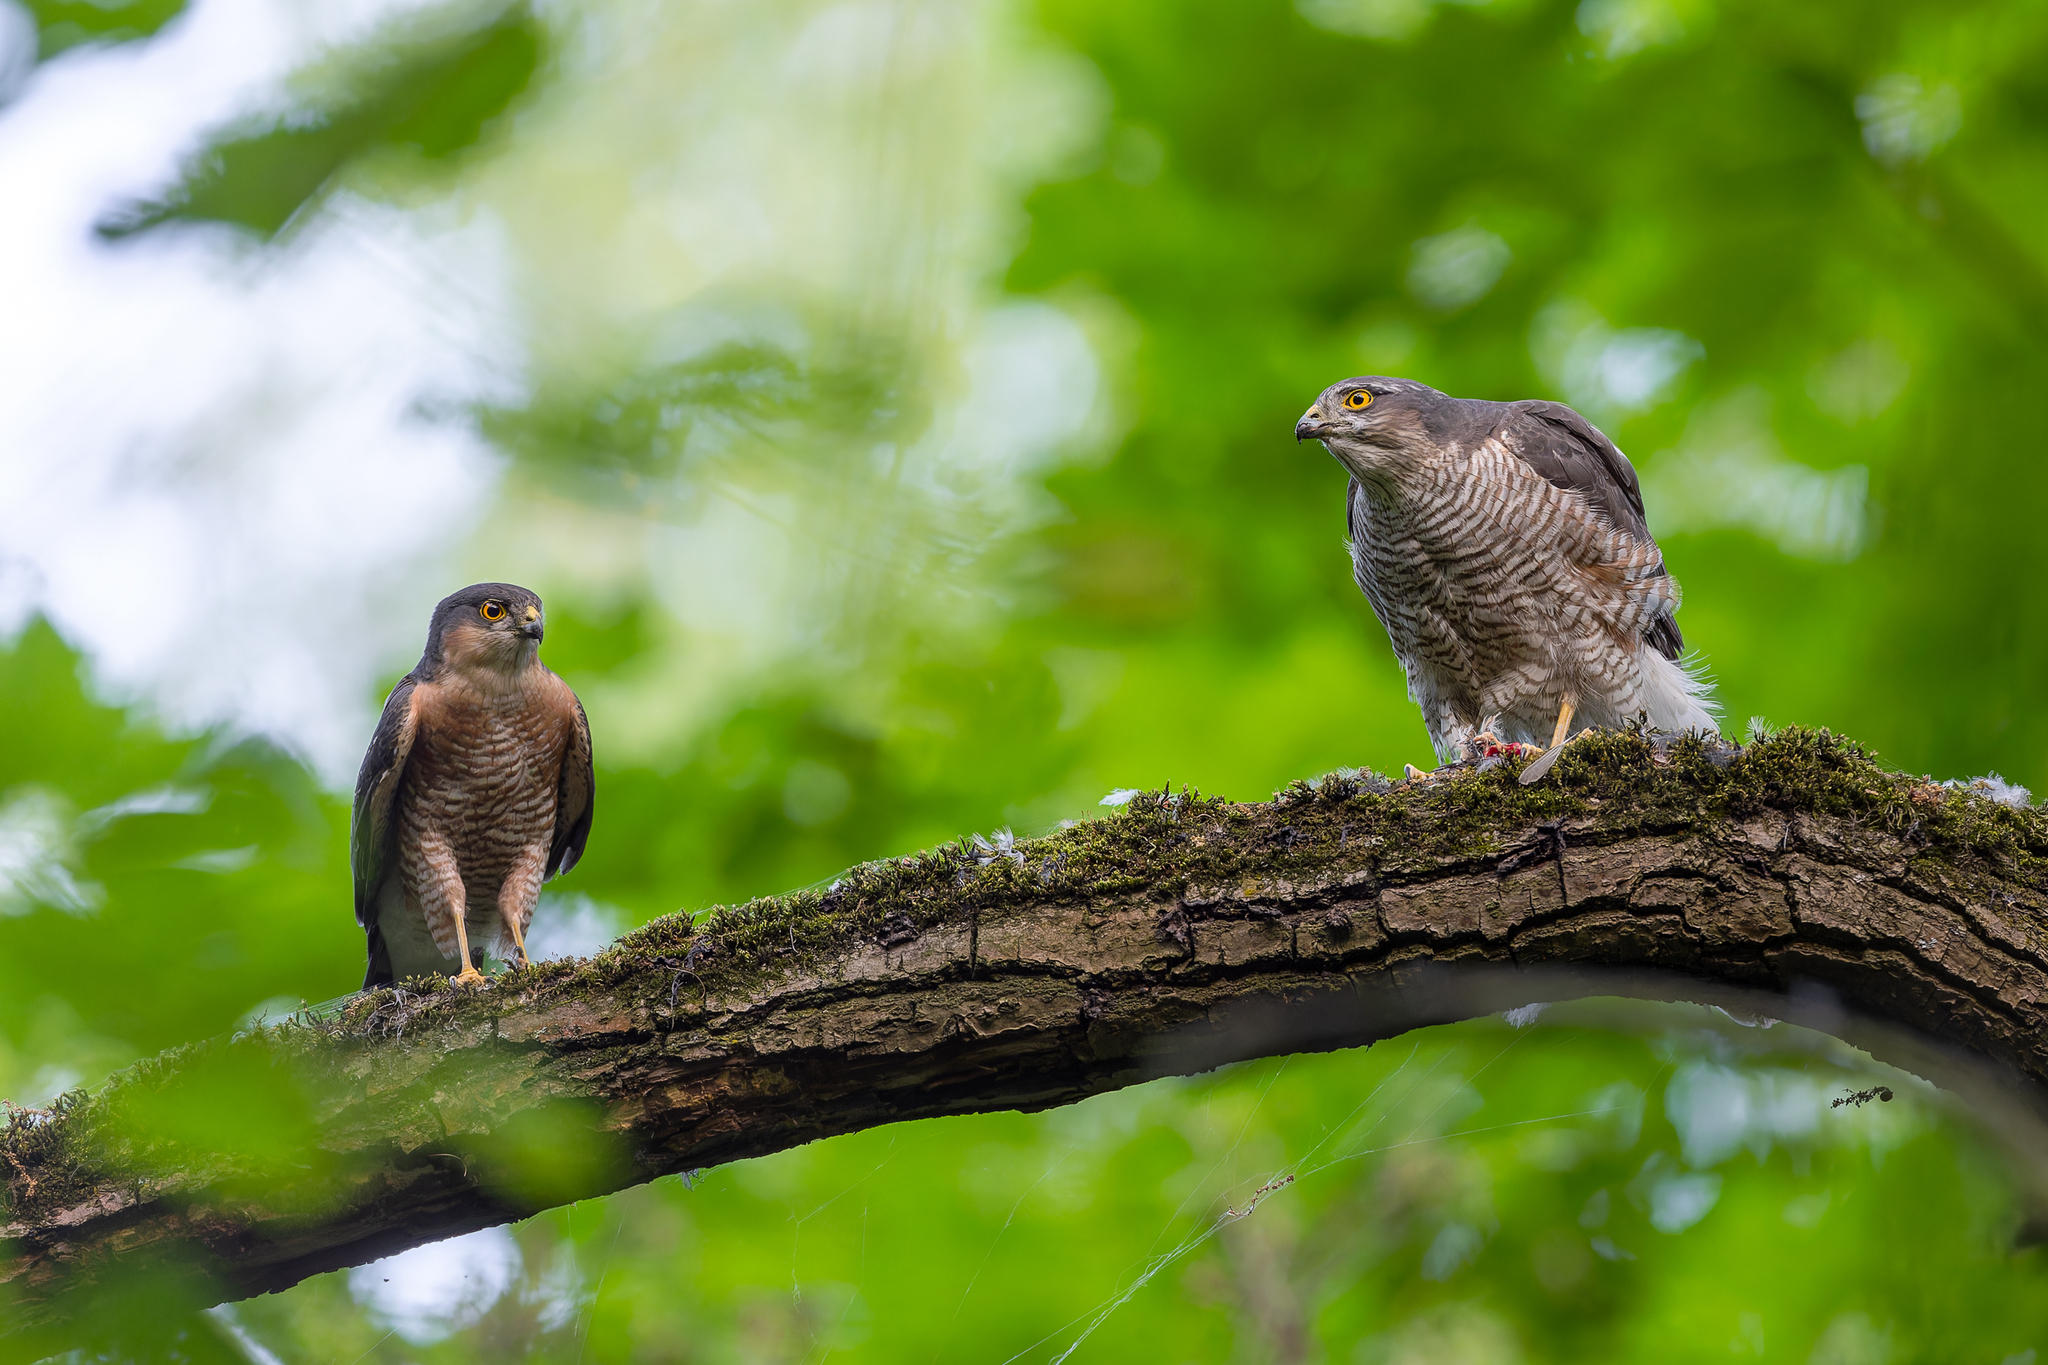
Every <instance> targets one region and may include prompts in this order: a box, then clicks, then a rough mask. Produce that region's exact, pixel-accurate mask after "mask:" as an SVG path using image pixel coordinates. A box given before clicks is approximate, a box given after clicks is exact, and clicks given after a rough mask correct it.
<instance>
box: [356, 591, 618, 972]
mask: <svg viewBox="0 0 2048 1365" xmlns="http://www.w3.org/2000/svg"><path fill="white" fill-rule="evenodd" d="M545 623H546V618H545V617H544V615H543V613H542V608H541V601H540V599H539V598H538V597H536V596H534V595H533V594H532V593H530V592H528V591H527V590H526V589H525V588H521V587H515V586H514V585H512V584H510V583H476V584H472V585H471V586H469V587H467V588H464V589H463V590H462V591H460V592H458V593H452V594H450V595H449V596H448V597H445V598H443V599H442V601H441V604H440V605H439V606H437V607H435V608H434V619H433V621H432V623H431V624H429V626H428V627H427V650H426V653H425V654H424V655H422V656H421V657H420V662H419V666H418V667H417V668H415V669H413V671H412V672H410V673H408V674H406V675H405V677H404V678H403V679H402V680H401V681H400V682H399V684H398V686H396V687H394V688H393V689H391V696H390V698H389V699H388V700H386V701H385V703H384V715H383V717H382V719H380V720H379V721H378V722H377V732H376V734H375V735H374V736H372V737H371V739H370V750H369V752H368V753H366V754H364V755H363V770H362V773H361V775H360V776H358V777H357V779H356V802H355V810H354V813H353V815H352V816H351V818H350V821H349V856H350V861H351V863H352V864H353V866H354V871H355V883H356V922H357V923H358V924H360V925H362V927H363V932H364V934H365V935H366V936H367V939H368V947H369V959H370V961H369V968H368V970H367V971H366V972H365V973H364V975H363V989H364V990H368V989H369V988H370V987H372V986H381V985H388V984H390V983H391V982H392V981H393V980H403V979H404V978H406V977H409V976H424V975H428V974H430V973H439V974H440V975H442V976H453V977H455V979H456V980H458V981H461V982H464V983H468V984H474V983H478V982H481V981H482V980H483V974H482V973H481V972H479V971H478V970H477V959H478V958H479V957H480V956H481V950H482V945H483V944H484V943H486V942H489V941H491V940H493V939H495V940H498V941H500V942H501V943H502V944H503V945H505V946H506V947H507V948H509V951H508V952H505V953H504V955H505V956H508V957H509V956H511V954H512V953H517V954H518V957H519V961H520V962H521V963H522V964H523V963H524V962H525V960H526V929H527V926H528V925H529V924H530V923H531V922H532V920H533V909H534V905H535V903H536V902H537V901H538V900H539V899H540V885H541V883H542V882H543V881H545V880H546V879H547V878H549V877H552V876H554V875H555V874H556V873H557V872H567V871H568V870H569V869H570V868H572V867H574V866H575V865H576V860H577V859H578V858H580V857H582V856H583V845H584V841H585V840H587V839H588V838H589V837H590V813H591V803H592V798H593V795H594V789H595V779H594V777H593V775H592V772H591V763H590V724H589V722H588V721H586V720H585V719H584V716H583V706H582V703H580V702H578V701H577V700H576V694H575V693H574V692H572V691H570V690H569V685H568V684H567V683H565V682H563V681H562V680H561V679H560V678H558V677H556V676H555V675H554V674H553V673H551V672H549V671H548V668H547V666H546V665H545V664H543V663H542V662H541V661H540V641H541V635H542V633H543V629H544V626H545Z"/></svg>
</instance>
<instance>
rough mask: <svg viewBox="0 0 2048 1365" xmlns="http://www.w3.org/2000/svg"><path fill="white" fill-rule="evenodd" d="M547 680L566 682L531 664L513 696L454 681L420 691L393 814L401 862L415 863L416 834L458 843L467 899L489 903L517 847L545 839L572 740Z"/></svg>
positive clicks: (552, 822) (548, 835) (558, 684)
mask: <svg viewBox="0 0 2048 1365" xmlns="http://www.w3.org/2000/svg"><path fill="white" fill-rule="evenodd" d="M550 686H552V687H561V686H562V683H561V682H560V680H559V679H556V678H555V677H554V676H553V675H552V674H549V673H546V672H544V671H542V670H540V669H538V668H536V669H534V670H533V671H532V672H531V673H530V674H529V675H528V680H526V681H525V682H524V685H522V686H520V687H518V688H516V689H515V690H513V691H512V692H511V693H510V694H509V695H503V694H501V695H491V694H487V693H482V692H479V691H478V690H476V689H474V688H471V687H469V686H466V685H464V684H462V683H459V682H451V683H429V684H425V685H423V686H422V687H421V688H420V692H421V694H422V695H421V696H420V699H419V703H418V705H419V733H418V735H417V737H416V738H415V739H414V741H413V751H412V760H411V764H410V768H409V771H408V774H407V778H408V781H407V787H406V791H405V795H404V797H403V798H402V801H401V804H400V808H399V811H398V820H399V827H400V831H401V833H400V839H399V849H400V856H401V858H402V859H403V860H404V861H406V862H407V863H408V864H409V863H410V862H411V861H412V860H413V854H414V850H416V849H418V848H419V846H420V836H421V835H423V834H425V833H426V832H427V830H429V829H434V830H438V831H439V832H440V834H441V835H442V836H443V837H444V838H446V839H447V840H448V841H449V842H450V844H452V845H453V846H454V849H455V854H456V858H457V860H458V861H459V863H460V864H461V867H462V874H463V875H462V880H463V883H464V885H465V887H466V889H467V892H468V894H469V896H470V897H471V898H472V899H482V900H484V901H486V902H492V901H495V899H496V896H497V890H498V886H499V884H500V883H501V882H502V881H503V880H504V878H505V874H506V873H507V872H509V871H510V870H511V868H512V864H513V861H514V860H515V859H516V858H517V857H518V856H519V854H520V852H521V850H523V849H526V848H528V847H530V846H532V845H534V844H540V845H542V846H546V845H547V843H548V842H549V840H550V839H551V837H552V835H553V831H554V826H555V804H556V801H557V797H558V793H559V791H560V787H561V779H562V758H563V754H564V752H565V750H566V747H567V744H568V740H569V721H568V717H567V715H565V713H564V711H563V709H562V708H561V707H560V706H558V705H552V704H550V699H549V697H548V691H549V690H550ZM408 870H410V869H408Z"/></svg>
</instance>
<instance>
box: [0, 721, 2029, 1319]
mask: <svg viewBox="0 0 2048 1365" xmlns="http://www.w3.org/2000/svg"><path fill="white" fill-rule="evenodd" d="M2044 854H2048V821H2044V819H2043V817H2042V815H2041V814H2040V813H2039V812H2036V811H2034V810H2032V809H2015V808H2012V807H2009V806H2004V805H2000V804H1998V803H1996V802H1994V801H1991V800H1988V799H1986V798H1985V797H1983V796H1982V795H1978V794H1973V793H1971V792H1968V791H1958V790H1953V789H1948V788H1944V787H1940V786H1936V785H1933V784H1930V783H1927V782H1924V781H1921V780H1918V779H1913V778H1908V777H1903V776H1900V775H1897V774H1891V773H1887V772H1885V771H1883V770H1882V769H1880V768H1879V767H1878V766H1877V765H1876V764H1875V763H1873V762H1872V761H1871V760H1870V759H1869V757H1868V756H1866V755H1865V754H1863V753H1862V752H1861V751H1860V750H1858V749H1857V748H1856V747H1855V746H1854V745H1853V744H1850V743H1848V742H1846V741H1843V740H1839V739H1835V738H1832V737H1830V736H1828V735H1827V734H1826V733H1825V732H1818V733H1816V732H1807V731H1790V732H1786V733H1784V734H1781V735H1779V736H1777V737H1775V738H1772V739H1769V740H1765V741H1762V742H1759V743H1757V744H1754V745H1752V746H1750V747H1749V748H1747V749H1742V750H1738V749H1734V748H1730V747H1725V746H1719V745H1708V744H1705V743H1702V742H1701V741H1699V740H1696V739H1684V740H1679V741H1676V742H1675V743H1653V742H1652V741H1650V740H1649V739H1646V738H1644V737H1642V736H1639V735H1599V736H1590V737H1588V738H1586V739H1583V740H1581V741H1579V742H1577V743H1575V744H1574V745H1573V746H1572V747H1571V748H1570V749H1569V750H1568V751H1567V752H1566V755H1565V757H1564V759H1563V761H1562V762H1561V763H1560V764H1559V765H1558V769H1557V772H1556V773H1555V774H1554V775H1553V776H1552V777H1551V778H1549V779H1548V780H1546V781H1545V782H1544V783H1542V784H1540V785H1538V786H1535V787H1529V788H1524V787H1521V786H1519V785H1517V783H1516V782H1515V781H1514V770H1513V768H1511V767H1495V768H1493V769H1491V770H1484V771H1460V772H1451V773H1447V774H1443V775H1440V776H1438V777H1436V778H1435V779H1433V780H1430V781H1426V782H1410V783H1403V784H1401V785H1399V786H1389V785H1388V784H1387V783H1385V782H1383V781H1380V780H1378V779H1373V778H1370V777H1369V776H1352V775H1342V774H1340V775H1334V776H1332V777H1329V778H1325V779H1323V780H1322V781H1320V782H1318V783H1313V784H1311V783H1296V784H1295V785H1294V786H1293V787H1291V788H1289V789H1288V790H1286V791H1284V792H1282V793H1280V794H1279V796H1278V797H1276V798H1275V799H1274V800H1273V801H1271V802H1268V803H1264V804H1257V805H1240V804H1232V803H1229V802H1226V801H1221V800H1214V799H1206V798H1201V797H1198V796H1196V795H1194V794H1192V793H1187V792H1182V793H1170V792H1160V793H1151V794H1145V795H1141V796H1138V797H1136V798H1135V799H1133V800H1132V801H1131V802H1130V803H1129V804H1128V805H1127V806H1125V807H1124V808H1123V809H1122V810H1121V811H1119V812H1117V813H1116V814H1114V815H1112V816H1110V817H1109V818H1107V819H1104V820H1101V821H1096V822H1091V823H1088V824H1082V825H1077V826H1074V827H1073V828H1070V829H1066V830H1063V831H1061V832H1059V833H1056V834H1054V835H1052V836H1050V837H1048V838H1045V839H1040V840H1032V841H1026V842H1019V843H1017V844H1016V845H1015V846H1014V847H1008V846H991V845H987V844H985V843H963V844H961V845H955V846H949V847H946V848H943V849H939V850H935V851H931V852H927V853H923V854H919V855H917V856H915V857H910V858H900V859H892V860H887V861H884V862H878V863H870V864H867V865H864V866H862V867H859V868H855V869H853V870H852V871H850V872H848V873H847V874H846V875H845V876H844V877H843V878H841V879H840V880H839V881H838V882H836V883H834V884H833V886H832V887H831V888H830V889H828V890H826V891H824V892H822V893H820V892H800V893H797V894H795V895H791V896H784V897H778V898H774V899H768V900H762V901H756V902H754V903H752V904H749V905H745V906H741V907H738V908H733V909H720V910H717V911H715V912H713V913H711V914H710V915H708V916H706V917H702V918H700V920H699V921H698V923H697V925H696V926H695V928H694V930H693V928H692V926H691V925H690V923H689V921H688V920H687V919H686V918H685V917H681V916H676V917H671V918H669V919H665V920H661V921H657V922H656V923H654V924H651V925H649V926H647V927H646V928H644V929H642V930H640V931H638V932H636V933H634V934H632V935H630V936H629V937H628V938H626V939H625V940H624V941H622V942H621V943H619V944H618V945H616V946H615V947H613V948H611V949H609V950H607V951H606V952H604V953H602V954H600V955H599V956H598V957H597V958H595V959H593V960H590V961H587V962H568V963H545V964H541V965H539V966H537V967H533V968H530V969H527V970H524V971H520V972H515V973H511V974H509V975H507V976H504V977H501V978H499V979H498V980H497V981H496V982H495V983H494V984H493V985H492V986H491V987H490V988H489V989H487V990H481V991H476V992H469V991H459V990H456V989H453V988H451V987H448V986H446V985H444V984H440V983H435V984H434V985H433V986H432V987H431V988H430V989H422V990H412V989H406V988H400V989H397V990H384V991H378V992H373V993H370V994H367V995H364V996H361V997H358V998H356V999H355V1000H354V1001H353V1002H351V1003H350V1004H349V1005H348V1006H347V1008H345V1009H344V1010H343V1011H342V1012H341V1013H340V1014H339V1015H338V1016H336V1017H334V1018H332V1019H328V1020H324V1021H308V1022H300V1023H296V1024H293V1025H288V1026H284V1027H280V1028H274V1029H269V1030H264V1031H259V1032H256V1033H252V1034H247V1035H241V1036H237V1037H235V1038H233V1039H225V1040H216V1041H213V1042H209V1043H203V1044H197V1045H193V1046H190V1047H186V1048H181V1049H178V1050H175V1051H173V1052H169V1053H166V1054H163V1055H162V1056H160V1057H157V1058H154V1059H151V1060H150V1061H147V1062H144V1063H142V1064H140V1065H138V1066H136V1067H134V1068H132V1069H131V1070H129V1071H128V1072H126V1073H124V1074H123V1075H121V1076H120V1077H118V1078H116V1079H115V1081H113V1082H112V1083H111V1084H109V1085H108V1086H107V1087H105V1088H104V1089H103V1090H102V1091H101V1092H100V1093H98V1094H96V1095H93V1096H91V1097H83V1096H79V1097H72V1098H69V1099H67V1100H66V1101H65V1102H64V1103H63V1104H61V1105H60V1106H59V1107H58V1108H57V1109H56V1110H55V1111H53V1112H52V1113H49V1114H39V1113H33V1112H21V1113H16V1114H15V1115H14V1116H13V1118H12V1122H11V1126H10V1127H9V1128H8V1129H7V1130H6V1132H5V1134H4V1136H0V1176H4V1179H5V1191H6V1194H5V1200H4V1203H0V1295H4V1296H5V1298H7V1299H9V1300H11V1302H10V1303H7V1305H6V1307H5V1309H4V1312H5V1316H6V1321H7V1322H8V1324H9V1327H8V1329H7V1333H8V1334H7V1335H0V1344H5V1343H7V1342H9V1341H10V1340H11V1341H12V1342H13V1344H14V1346H15V1347H16V1348H17V1349H22V1350H27V1349H37V1350H40V1349H46V1348H49V1347H50V1346H51V1345H52V1344H53V1343H57V1344H61V1338H62V1337H63V1335H64V1333H65V1332H67V1331H68V1330H69V1328H68V1326H67V1324H72V1323H75V1322H76V1321H77V1320H78V1319H79V1318H80V1316H81V1315H84V1314H87V1313H90V1312H92V1311H93V1310H94V1306H95V1305H96V1304H101V1303H104V1302H107V1301H108V1300H109V1299H121V1300H123V1301H128V1300H130V1299H132V1296H134V1295H136V1294H141V1293H148V1294H150V1295H153V1296H155V1297H156V1298H157V1299H158V1300H160V1301H162V1302H165V1303H175V1304H183V1305H187V1306H192V1305H197V1306H203V1305H205V1304H208V1303H212V1302H216V1301H219V1300H221V1299H227V1298H234V1297H239V1296H244V1295H249V1294H255V1293H260V1292H263V1291H267V1290H274V1289H280V1288H283V1287H285V1286H288V1285H291V1284H294V1283H296V1282H297V1281H298V1280H300V1279H302V1278H304V1277H306V1276H308V1275H311V1274H315V1273H318V1272H320V1271H324V1270H330V1269H334V1268H337V1267H341V1266H347V1265H354V1264H359V1263H362V1262H366V1261H369V1260H372V1259H375V1258H377V1257H381V1256H385V1255H388V1254H390V1253H392V1252H394V1251H397V1250H400V1249H402V1248H404V1247H408V1246H412V1245H416V1244H418V1243H421V1242H425V1241H430V1240H433V1239H436V1238H440V1237H446V1236H449V1235H452V1234H455V1233H461V1232H467V1231H470V1230H472V1229H475V1228H480V1227H485V1226H489V1225H491V1224H495V1223H502V1222H505V1221H507V1220H510V1219H515V1218H519V1217H522V1216H525V1215H527V1214H530V1213H533V1212H535V1211H537V1210H540V1209H543V1208H547V1207H550V1206H552V1205H556V1204H560V1203H563V1202H566V1201H568V1200H572V1199H578V1198H584V1197H588V1196H592V1195H597V1194H603V1193H605V1192H608V1191H611V1190H616V1189H619V1188H622V1187H624V1186H626V1185H630V1184H633V1183H636V1182H639V1181H644V1180H649V1179H652V1178H654V1177H656V1176H660V1175H665V1174H670V1173H674V1172H678V1171H687V1170H690V1169H693V1168H697V1167H702V1166H707V1165H712V1164H716V1163H719V1162H724V1161H730V1160H733V1159H735V1158H739V1157H748V1156H758V1155H761V1154H764V1153H768V1152H774V1151H778V1150H781V1149H784V1148H787V1147H790V1146H793V1145H796V1144H798V1143H802V1142H807V1141H810V1140H812V1139H814V1138H820V1137H828V1136H831V1135H833V1134H837V1133H845V1132H850V1131H854V1130H856V1129H861V1128H866V1127H871V1126H874V1125H877V1124H882V1123H889V1122H894V1121H897V1120H901V1119H909V1118H918V1117H925V1116H931V1115H940V1114H955V1113H968V1112H975V1111H983V1110H992V1109H1038V1108H1044V1107H1048V1106H1052V1105H1058V1104H1064V1103H1067V1102H1070V1101H1073V1100H1076V1099H1079V1098H1082V1097H1084V1096H1087V1095H1092V1094H1097V1093H1100V1092H1102V1091H1105V1090H1110V1089H1113V1088H1116V1087H1118V1086H1123V1085H1128V1084H1131V1083H1134V1082H1137V1081H1142V1080H1145V1079H1148V1078H1151V1077H1154V1076H1159V1075H1163V1074H1173V1073H1186V1072H1192V1071H1198V1070H1203V1069H1206V1068H1209V1067H1213V1066H1216V1065H1218V1064H1220V1063H1223V1062H1226V1061H1232V1060H1238V1059H1243V1058H1248V1057H1255V1056H1262V1055H1269V1054H1274V1053H1281V1052H1289V1051H1301V1050H1309V1049H1322V1048H1331V1047H1340V1046H1346V1045H1352V1044H1359V1043H1365V1042H1369V1041H1372V1040H1374V1039H1377V1038H1381V1037H1385V1036H1388V1035H1390V1034H1393V1033H1397V1032H1400V1031H1402V1030H1404V1029H1408V1028H1412V1027H1415V1026H1417V1025H1420V1024H1424V1023H1433V1022H1442V1021H1447V1020H1452V1019H1457V1018H1461V1017H1469V1016H1470V1015H1472V1014H1475V1013H1482V1012H1485V1011H1486V1010H1488V1009H1496V1008H1500V1007H1502V1005H1504V1004H1516V1003H1521V1002H1522V1001H1523V1000H1526V999H1529V998H1532V997H1533V998H1557V997H1558V996H1559V995H1562V994H1565V993H1567V992H1575V993H1579V994H1589V993H1595V992H1598V991H1601V990H1607V989H1612V988H1613V987H1614V984H1615V982H1616V981H1617V980H1619V978H1617V977H1613V976H1606V975H1602V973H1611V972H1618V971H1638V972H1639V971H1641V970H1643V969H1653V970H1656V971H1659V972H1663V973H1667V974H1669V975H1667V976H1666V977H1664V978H1663V981H1664V983H1665V984H1663V985H1659V986H1653V987H1651V988H1649V990H1650V993H1660V992H1661V993H1663V994H1666V995H1668V996H1671V997H1674V998H1675V997H1680V996H1683V997H1685V998H1693V999H1702V998H1709V997H1710V996H1711V995H1712V993H1713V992H1714V991H1718V990H1724V989H1728V988H1743V989H1748V990H1761V991H1767V992H1787V991H1791V990H1793V989H1794V988H1795V986H1797V984H1798V983H1801V982H1817V983H1823V984H1824V985H1825V987H1827V988H1828V989H1829V990H1830V991H1832V992H1833V995H1834V997H1835V998H1837V999H1839V1000H1840V1001H1841V1002H1842V1003H1843V1004H1845V1005H1847V1006H1848V1007H1849V1008H1850V1009H1851V1010H1853V1011H1860V1012H1862V1013H1863V1014H1864V1015H1867V1016H1874V1017H1877V1018H1880V1019H1887V1020H1890V1021H1893V1022H1895V1023H1897V1024H1903V1025H1906V1026H1909V1027H1910V1028H1912V1029H1916V1030H1920V1031H1922V1032H1923V1033H1924V1034H1926V1035H1931V1036H1932V1037H1933V1038H1935V1039H1939V1040H1943V1041H1944V1042H1946V1043H1948V1044H1953V1045H1956V1046H1958V1047H1960V1048H1963V1049H1968V1050H1970V1051H1973V1052H1975V1053H1977V1054H1979V1055H1980V1056H1982V1057H1984V1058H1988V1059H1991V1061H1992V1062H1993V1063H1995V1064H1997V1065H2000V1066H2003V1067H2007V1068H2011V1069H2013V1070H2016V1071H2018V1072H2020V1073H2022V1074H2023V1075H2024V1076H2026V1077H2029V1078H2031V1080H2032V1081H2034V1082H2036V1083H2039V1082H2043V1081H2048V1029H2044V1027H2043V1024H2044V1018H2043V1008H2044V1000H2048V917H2044V907H2048V873H2044V869H2048V863H2044ZM1546 967H1547V968H1550V969H1552V970H1553V971H1554V970H1556V969H1559V968H1569V969H1570V970H1571V972H1572V973H1574V975H1572V976H1571V977H1570V978H1569V980H1560V979H1559V978H1557V977H1554V976H1553V977H1548V978H1544V977H1540V976H1537V975H1533V974H1535V973H1539V972H1541V971H1542V970H1544V969H1545V968H1546ZM1630 989H1632V990H1635V991H1637V992H1638V993H1640V992H1641V990H1642V989H1643V988H1641V987H1640V986H1635V987H1630Z"/></svg>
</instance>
